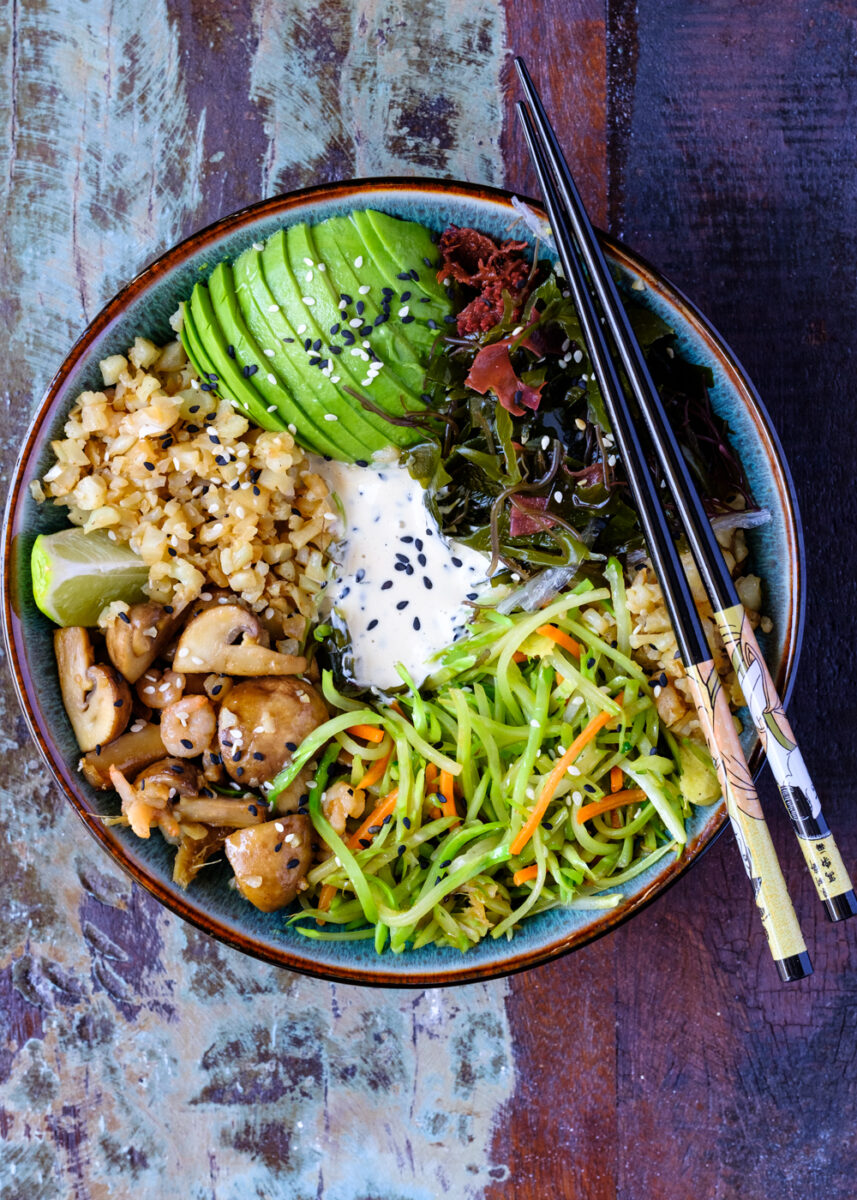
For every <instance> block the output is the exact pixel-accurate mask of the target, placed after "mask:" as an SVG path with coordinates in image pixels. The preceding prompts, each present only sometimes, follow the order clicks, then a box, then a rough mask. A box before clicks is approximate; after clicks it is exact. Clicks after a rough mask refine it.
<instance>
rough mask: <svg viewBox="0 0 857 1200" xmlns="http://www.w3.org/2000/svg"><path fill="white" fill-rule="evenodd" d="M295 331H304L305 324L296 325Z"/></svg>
mask: <svg viewBox="0 0 857 1200" xmlns="http://www.w3.org/2000/svg"><path fill="white" fill-rule="evenodd" d="M295 333H306V325H298V327H297V329H296V330H295Z"/></svg>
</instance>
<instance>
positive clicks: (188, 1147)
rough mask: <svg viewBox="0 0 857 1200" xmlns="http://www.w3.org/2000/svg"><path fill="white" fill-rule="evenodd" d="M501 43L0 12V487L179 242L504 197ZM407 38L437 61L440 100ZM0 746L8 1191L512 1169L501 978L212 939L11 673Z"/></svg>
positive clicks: (276, 10)
mask: <svg viewBox="0 0 857 1200" xmlns="http://www.w3.org/2000/svg"><path fill="white" fill-rule="evenodd" d="M215 9H216V10H217V12H216V13H215ZM221 9H222V11H221ZM456 29H466V31H467V32H466V37H464V38H461V37H460V36H459V35H458V34H455V36H454V37H453V32H452V31H454V30H456ZM503 30H504V26H503V17H502V13H501V11H500V8H499V5H498V4H497V3H482V4H479V5H475V6H474V5H464V4H460V3H459V4H456V3H455V2H454V0H450V2H449V3H445V4H438V5H434V6H432V12H431V14H428V13H426V14H425V18H424V20H422V21H421V20H416V21H414V20H411V19H408V20H407V22H406V21H405V18H404V16H403V13H402V11H401V8H400V6H397V5H393V4H386V3H356V2H353V3H352V2H347V0H342V2H332V3H325V4H322V5H319V6H315V8H314V10H313V11H312V12H311V13H310V12H309V11H308V8H307V6H305V5H302V4H298V3H296V2H291V3H274V2H269V0H265V2H258V3H253V4H250V3H247V4H242V3H235V4H228V5H224V6H207V5H202V4H197V3H193V4H191V3H183V4H174V3H167V0H154V2H153V3H149V4H146V5H145V6H143V5H137V4H124V5H117V4H114V3H110V2H108V0H90V2H89V3H84V2H83V0H68V2H67V0H45V2H43V3H34V2H33V3H31V2H27V0H24V2H23V3H16V4H13V5H8V6H6V7H5V8H4V10H3V13H2V14H0V44H2V47H3V51H4V53H5V63H4V70H3V72H2V78H0V110H2V118H3V123H4V126H5V129H6V134H7V140H8V143H9V145H10V147H11V149H10V151H9V152H8V157H7V162H6V170H5V171H4V172H3V175H2V178H0V189H2V204H3V212H4V223H5V230H4V232H5V242H6V247H5V255H4V257H3V260H2V263H0V275H2V288H0V293H2V297H3V299H2V306H3V320H4V325H5V328H6V330H7V339H6V343H5V345H6V348H7V354H8V357H9V359H10V369H9V370H6V371H4V377H3V383H2V388H3V391H2V397H0V398H1V399H2V453H3V464H4V475H5V477H6V478H8V476H9V471H10V469H11V466H12V463H13V461H14V455H15V452H16V449H17V444H18V442H19V439H20V435H21V430H22V427H23V425H24V424H25V423H26V420H27V418H28V415H29V413H30V412H31V411H32V409H33V407H34V406H35V404H36V403H37V401H38V398H39V396H40V395H41V394H42V392H43V391H44V388H45V387H46V385H47V383H48V381H49V379H50V377H51V375H52V374H53V372H54V371H55V370H56V368H57V366H58V364H59V362H60V361H61V359H62V357H63V356H64V354H65V353H66V351H67V349H68V347H69V346H70V344H71V343H72V341H73V340H74V338H75V337H76V336H77V335H78V334H79V333H80V331H81V330H82V328H83V326H84V325H85V323H86V321H88V320H89V319H90V318H91V317H92V316H93V315H94V313H95V312H96V311H97V310H98V308H99V307H100V306H101V305H102V304H103V303H104V301H105V300H106V299H107V298H108V297H109V296H110V295H111V294H112V293H113V292H114V291H115V290H116V289H117V287H118V286H120V285H121V284H122V283H124V282H126V281H127V280H128V279H130V278H131V277H132V276H133V275H134V274H135V273H136V272H137V271H138V270H139V269H140V268H141V267H142V266H143V265H144V264H145V263H146V262H148V261H149V260H150V259H151V258H153V257H154V256H155V255H157V254H158V253H160V252H161V251H162V250H163V249H165V248H166V247H167V246H169V245H171V244H172V243H173V242H175V241H176V240H178V239H179V238H181V237H183V236H186V235H187V234H189V233H190V232H192V231H193V230H194V229H195V228H198V227H200V226H201V225H204V224H206V223H207V222H209V221H211V220H214V219H215V218H217V217H219V216H221V215H222V214H223V213H226V212H228V211H231V210H233V209H236V208H239V207H241V206H242V205H243V204H246V203H248V202H250V201H252V200H257V199H259V198H260V197H261V196H264V195H266V194H271V193H273V192H276V191H280V190H285V189H287V188H289V187H294V186H301V185H306V184H308V183H313V182H318V181H319V180H320V179H324V178H331V179H332V178H337V177H348V176H350V175H354V174H361V173H364V174H368V173H370V172H372V171H378V172H384V173H391V172H395V171H405V172H412V173H414V174H417V173H420V172H424V171H425V170H426V168H427V167H430V168H431V169H432V170H433V171H435V172H436V173H439V174H449V175H459V174H467V173H468V171H470V173H472V175H473V177H474V178H476V179H479V180H481V181H484V182H493V181H495V180H497V179H498V177H499V168H498V166H497V158H496V153H495V150H496V140H497V136H498V132H497V131H498V130H499V127H500V115H501V109H500V103H501V100H500V95H499V73H500V53H501V49H502V46H503ZM428 39H431V41H432V44H434V45H435V46H436V48H437V50H438V52H439V54H441V53H444V52H447V61H446V62H444V63H443V65H442V69H441V71H440V74H439V75H438V74H435V76H434V78H433V79H428V78H427V77H426V75H425V72H424V71H423V70H422V69H421V67H420V58H421V55H422V54H423V52H424V50H423V48H424V47H425V45H426V44H427V40H428ZM284 47H288V53H287V54H284ZM224 63H225V65H224ZM465 66H467V73H468V74H469V76H470V78H471V80H472V78H473V71H475V73H476V78H477V79H478V81H479V86H478V89H477V91H476V93H475V94H473V93H470V90H469V88H468V91H467V95H465V89H464V87H463V77H464V73H463V68H464V67H465ZM438 95H444V96H446V97H447V99H446V100H445V101H444V102H443V105H442V108H441V109H437V110H435V108H433V107H432V106H433V105H436V103H437V101H436V97H437V96H438ZM417 133H418V134H419V137H416V136H415V135H416V134H417ZM426 135H428V136H427V141H428V143H430V150H425V149H423V151H418V150H417V149H416V147H417V146H418V144H419V142H420V141H421V140H422V141H425V140H426ZM477 138H482V139H484V150H483V152H482V153H481V155H478V156H476V157H473V156H472V153H471V148H472V146H473V145H474V144H475V141H476V139H477ZM426 154H428V155H429V157H428V158H426V157H425V156H426ZM35 313H38V314H39V318H38V321H34V320H33V315H34V314H35ZM0 751H2V753H3V759H4V771H3V785H2V790H3V805H2V809H0V827H2V845H3V848H4V850H3V852H4V856H5V858H6V862H7V865H8V864H9V863H11V864H13V865H12V867H11V870H8V869H4V873H3V874H4V886H3V888H2V890H0V1013H2V1025H3V1029H2V1033H0V1139H2V1140H0V1194H2V1195H3V1197H4V1200H18V1198H20V1197H26V1198H27V1200H54V1198H57V1197H63V1198H64V1197H71V1196H73V1197H75V1200H101V1198H104V1197H107V1196H117V1195H130V1194H132V1193H133V1194H134V1195H135V1196H138V1197H140V1198H141V1200H142V1198H145V1200H160V1198H161V1197H163V1196H164V1195H165V1194H167V1190H165V1189H167V1184H166V1182H165V1181H167V1180H169V1181H170V1182H169V1188H168V1190H169V1192H170V1193H172V1192H173V1191H174V1192H175V1194H182V1195H184V1196H188V1197H192V1198H194V1200H196V1198H197V1197H198V1198H200V1200H201V1198H202V1197H217V1200H245V1198H246V1197H289V1198H291V1197H300V1198H303V1197H306V1198H309V1197H315V1196H322V1195H323V1196H325V1197H331V1198H333V1200H350V1198H351V1197H354V1196H356V1195H361V1196H373V1197H383V1198H384V1200H430V1198H432V1197H435V1196H440V1195H448V1196H453V1197H456V1198H459V1197H462V1198H467V1197H477V1196H481V1195H482V1194H484V1190H485V1188H486V1187H487V1186H489V1185H490V1184H492V1182H494V1181H498V1180H502V1179H504V1178H505V1176H506V1168H505V1166H504V1158H503V1155H502V1153H500V1154H494V1153H493V1152H492V1142H493V1136H494V1126H495V1122H496V1119H497V1116H498V1113H499V1112H500V1111H501V1109H502V1106H503V1105H504V1104H505V1103H506V1102H507V1101H508V1100H509V1098H510V1096H511V1094H512V1090H513V1083H514V1066H513V1058H512V1052H511V1040H510V1033H509V1028H508V1020H507V1017H506V1012H505V1006H504V997H505V994H506V991H507V985H506V984H505V983H504V982H499V983H495V984H489V985H476V986H474V987H471V988H466V989H463V990H458V991H457V992H448V991H427V992H423V993H413V994H412V993H405V992H373V991H369V990H367V989H363V988H354V987H341V988H337V987H335V986H332V985H329V984H326V983H322V982H318V981H314V980H310V979H306V978H300V977H298V976H294V975H292V974H289V973H288V972H284V971H279V970H277V969H275V968H273V967H270V966H266V965H264V964H262V963H259V962H256V961H255V960H253V959H250V958H247V957H244V956H243V955H241V954H239V953H237V952H235V951H232V950H229V949H226V948H224V947H222V946H219V945H218V944H216V943H215V942H213V941H211V940H210V939H209V938H208V937H207V936H205V935H204V934H201V933H198V932H197V931H196V930H194V929H192V928H191V927H190V926H187V925H185V924H184V923H183V922H181V921H179V920H178V919H176V918H173V917H172V916H171V915H170V914H169V913H167V912H166V911H165V910H164V909H162V908H161V907H160V906H159V905H158V904H157V903H156V902H155V901H154V900H152V899H151V897H149V896H148V895H147V894H146V893H145V892H144V891H142V890H141V889H139V888H138V887H136V886H134V885H132V884H131V882H130V881H129V880H127V879H126V878H125V876H124V875H123V874H122V873H121V872H120V871H119V870H118V869H117V868H115V867H114V866H113V865H112V864H111V863H110V862H109V860H107V859H106V858H105V857H104V855H103V854H102V853H101V851H99V850H98V848H97V847H96V846H95V844H94V843H93V842H92V841H91V839H90V838H89V836H88V835H87V833H86V832H85V830H84V829H83V828H82V827H81V825H80V823H79V821H78V820H77V818H76V817H75V816H74V814H73V812H72V811H71V809H70V808H69V806H68V805H67V804H66V802H65V801H64V800H63V799H62V798H61V796H60V795H59V794H58V792H57V791H56V789H55V788H53V787H52V786H51V784H50V783H49V781H48V776H47V773H46V770H45V768H44V765H43V764H42V763H41V761H40V760H39V759H38V756H37V754H36V752H35V749H34V747H33V745H32V743H31V741H30V739H29V736H28V734H27V733H26V729H25V726H24V723H23V721H22V719H21V717H20V716H19V713H18V708H17V705H16V703H15V701H14V699H13V698H12V693H11V690H10V685H9V682H8V680H7V678H6V677H5V676H4V678H3V692H2V708H0Z"/></svg>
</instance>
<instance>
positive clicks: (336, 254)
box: [310, 217, 428, 414]
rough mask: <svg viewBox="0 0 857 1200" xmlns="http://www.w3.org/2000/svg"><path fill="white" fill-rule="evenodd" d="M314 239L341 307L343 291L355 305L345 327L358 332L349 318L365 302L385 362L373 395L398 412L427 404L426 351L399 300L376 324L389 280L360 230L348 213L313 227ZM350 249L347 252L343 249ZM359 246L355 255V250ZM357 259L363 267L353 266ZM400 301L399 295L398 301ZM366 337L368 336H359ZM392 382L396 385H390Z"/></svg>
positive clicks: (345, 318)
mask: <svg viewBox="0 0 857 1200" xmlns="http://www.w3.org/2000/svg"><path fill="white" fill-rule="evenodd" d="M310 237H311V239H312V241H313V243H314V245H315V248H316V252H317V256H318V260H319V261H324V263H325V264H326V265H327V272H326V277H327V278H328V279H331V278H332V279H333V280H335V281H336V282H335V285H334V290H335V299H336V302H337V307H339V303H338V302H339V299H340V296H341V295H346V296H349V297H350V298H351V304H349V305H348V307H347V308H346V309H345V310H344V311H340V313H339V317H340V319H341V320H342V321H343V323H344V324H345V326H346V328H348V329H351V330H352V332H356V331H355V330H354V329H353V327H352V326H351V324H350V322H351V321H354V320H356V319H357V311H356V307H355V306H356V304H357V303H358V301H362V302H363V303H364V305H365V308H364V313H363V316H364V317H365V318H366V321H365V322H364V326H363V328H365V327H366V325H370V326H371V327H372V333H371V334H369V335H368V338H367V339H366V340H368V341H369V342H370V343H371V345H372V348H373V349H374V350H375V352H376V354H377V355H378V357H379V358H380V359H381V360H382V361H383V362H384V364H385V365H384V369H383V370H382V371H381V372H380V374H379V376H378V379H377V380H376V381H375V386H374V387H373V389H372V398H373V399H374V400H375V402H376V403H377V404H379V405H380V407H382V408H385V409H386V410H387V411H388V412H392V413H396V414H399V413H401V412H402V411H403V408H408V409H413V408H423V407H424V403H423V401H422V399H421V395H422V390H423V387H422V384H423V377H424V375H425V366H424V362H425V359H426V358H427V357H428V353H427V351H426V353H425V354H415V352H414V345H413V343H412V342H411V341H410V339H409V337H407V336H406V329H407V330H408V331H410V329H411V328H413V326H411V325H408V326H407V327H405V326H402V324H401V322H400V321H399V319H398V317H397V315H396V313H397V310H398V308H399V307H400V305H399V304H396V307H394V308H392V309H389V308H388V311H390V312H391V316H390V318H389V319H387V320H384V321H383V323H382V324H380V325H375V320H376V319H377V317H378V316H379V315H380V314H381V312H382V304H383V301H384V296H383V294H382V289H383V288H384V287H387V286H388V285H387V278H386V276H385V275H383V274H381V272H379V271H378V269H377V267H376V264H375V261H374V259H373V257H372V255H371V254H370V253H369V251H368V248H367V247H366V246H364V245H363V244H362V242H361V241H359V240H358V241H357V242H356V244H355V230H354V227H353V225H352V224H351V222H350V221H349V219H348V218H347V217H333V218H331V219H330V220H328V221H325V222H324V223H323V224H321V225H317V226H315V228H314V229H312V230H310ZM344 247H348V250H346V249H344ZM355 249H357V250H359V253H357V254H355V253H354V250H355ZM355 259H356V260H357V261H359V262H360V264H361V265H360V267H359V268H357V267H355V266H354V261H355ZM363 286H368V287H369V289H370V290H369V292H368V293H366V294H361V293H360V288H361V287H363ZM393 302H394V303H395V298H394V300H393ZM359 340H360V341H362V340H364V339H363V338H360V339H359ZM387 385H392V386H387Z"/></svg>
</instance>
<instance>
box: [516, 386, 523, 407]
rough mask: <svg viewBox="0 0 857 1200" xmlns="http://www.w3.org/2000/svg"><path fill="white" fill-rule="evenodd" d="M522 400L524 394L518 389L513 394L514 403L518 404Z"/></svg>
mask: <svg viewBox="0 0 857 1200" xmlns="http://www.w3.org/2000/svg"><path fill="white" fill-rule="evenodd" d="M523 398H524V393H523V392H522V391H521V389H520V388H518V390H517V391H516V392H515V403H516V404H520V403H521V401H522V400H523Z"/></svg>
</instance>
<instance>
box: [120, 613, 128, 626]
mask: <svg viewBox="0 0 857 1200" xmlns="http://www.w3.org/2000/svg"><path fill="white" fill-rule="evenodd" d="M119 620H120V621H124V622H125V624H126V625H130V624H131V618H130V617H129V616H128V614H127V613H124V612H121V613H120V614H119Z"/></svg>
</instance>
